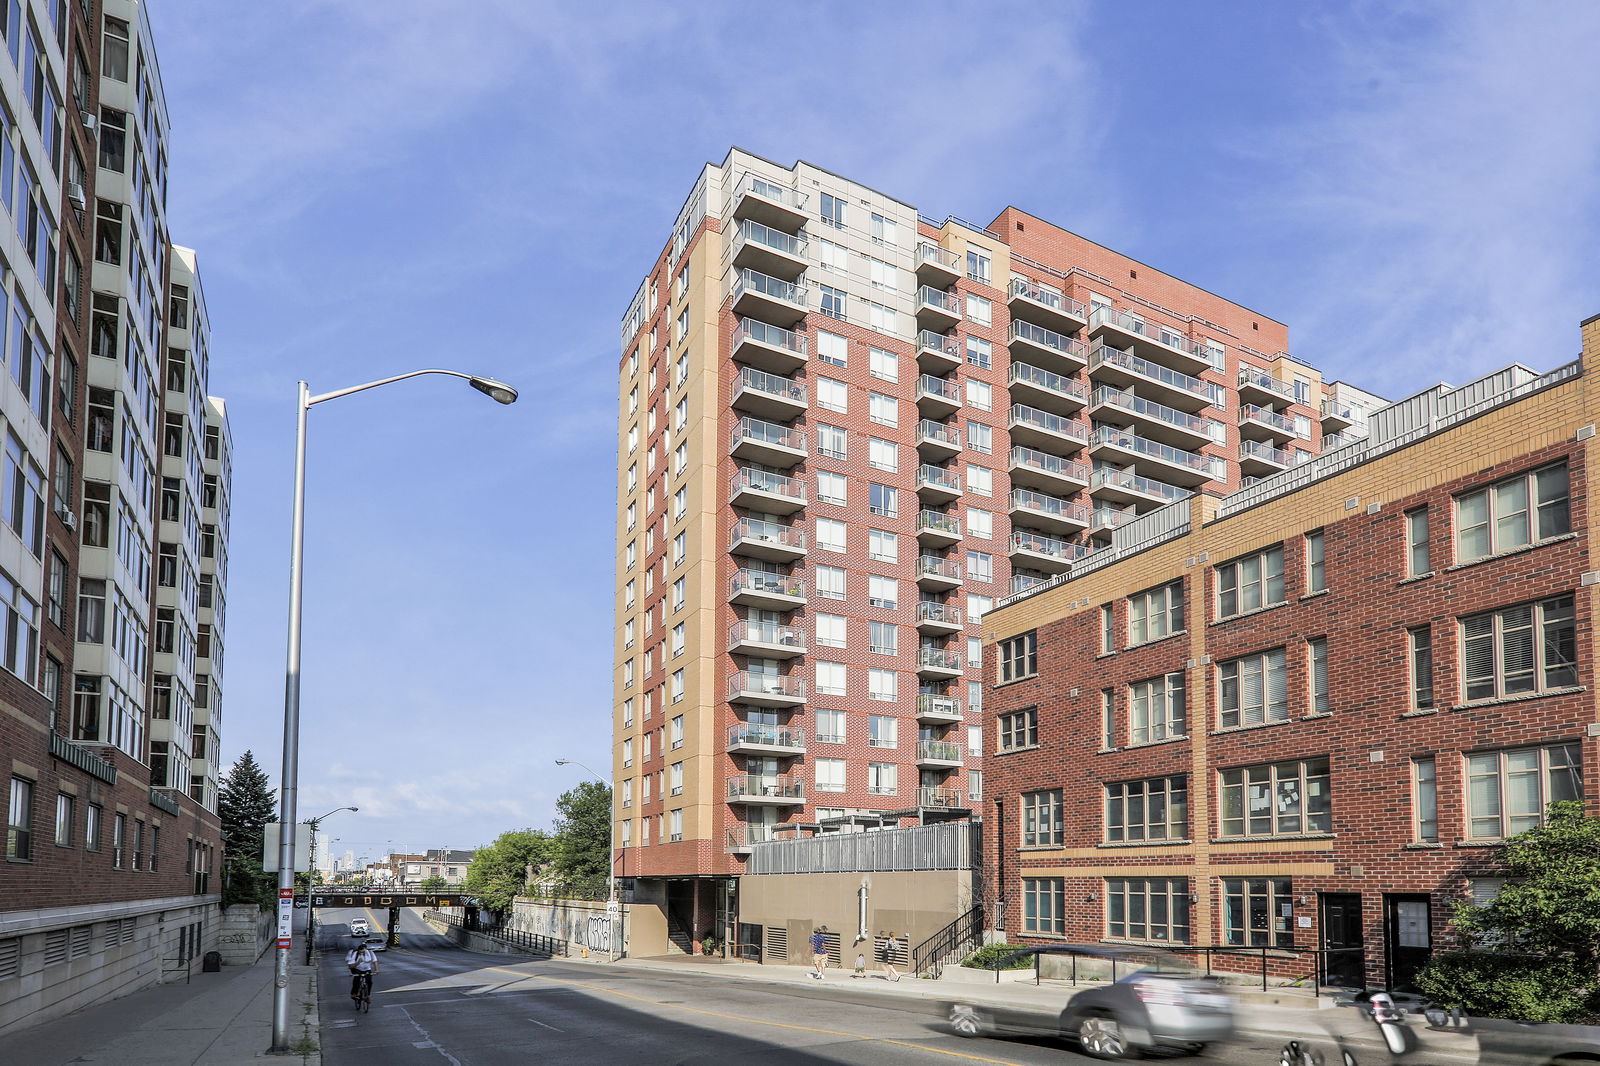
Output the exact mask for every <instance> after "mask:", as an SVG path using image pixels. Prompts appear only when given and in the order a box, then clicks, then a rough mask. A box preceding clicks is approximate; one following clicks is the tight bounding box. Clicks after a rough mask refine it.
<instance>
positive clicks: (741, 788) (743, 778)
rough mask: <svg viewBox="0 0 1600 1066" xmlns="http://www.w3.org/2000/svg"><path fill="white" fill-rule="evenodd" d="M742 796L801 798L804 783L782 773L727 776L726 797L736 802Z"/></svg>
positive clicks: (803, 796)
mask: <svg viewBox="0 0 1600 1066" xmlns="http://www.w3.org/2000/svg"><path fill="white" fill-rule="evenodd" d="M742 796H759V797H762V798H764V799H792V800H803V799H805V797H806V785H805V782H804V781H802V780H800V779H798V778H794V777H789V776H787V775H784V774H776V775H772V776H767V775H763V774H735V775H734V776H733V777H730V778H728V798H729V799H730V800H734V801H735V802H737V801H738V799H739V798H740V797H742Z"/></svg>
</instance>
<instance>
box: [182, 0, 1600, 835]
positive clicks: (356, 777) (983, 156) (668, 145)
mask: <svg viewBox="0 0 1600 1066" xmlns="http://www.w3.org/2000/svg"><path fill="white" fill-rule="evenodd" d="M151 18H152V22H153V24H154V26H155V30H156V36H157V43H158V49H159V52H160V57H159V58H160V62H161V67H162V74H163V77H164V79H165V83H166V89H167V97H168V105H169V110H170V112H171V116H172V124H173V134H172V138H173V147H172V186H171V198H170V205H169V211H170V219H171V225H172V231H173V234H174V239H175V240H177V241H178V242H179V243H182V244H188V245H191V246H193V247H195V248H197V249H198V250H199V256H200V266H201V271H202V276H203V278H204V283H205V288H206V295H207V300H208V303H209V306H210V310H211V315H212V321H213V323H214V344H213V350H214V352H215V362H214V366H213V370H212V390H213V392H215V393H217V394H219V395H222V396H225V397H227V398H228V400H229V401H230V416H231V418H232V422H233V431H234V441H235V452H236V454H235V463H234V471H235V473H234V477H235V480H234V511H233V542H232V571H231V575H230V583H229V589H228V592H229V617H228V632H227V667H228V672H227V679H226V688H225V701H226V703H225V708H226V709H225V711H224V721H223V738H224V739H223V742H224V746H225V749H226V754H225V761H226V762H228V763H231V762H232V760H233V759H234V758H235V757H236V756H237V755H238V754H239V753H240V752H241V751H243V750H244V749H245V748H251V749H254V751H255V753H256V755H257V757H258V759H259V760H260V761H261V762H262V763H263V764H264V765H266V766H267V767H268V768H269V770H271V772H272V773H273V775H274V777H276V775H277V768H278V764H279V758H280V753H281V743H282V740H281V737H282V698H283V687H282V669H283V651H284V620H285V611H286V602H287V589H286V582H287V578H286V567H287V559H288V527H289V502H290V500H289V491H290V477H291V463H292V448H293V419H294V389H295V384H294V383H295V382H296V381H297V380H298V379H300V378H302V377H303V378H306V379H307V380H309V381H310V382H311V385H312V388H313V390H314V391H327V390H330V389H334V388H339V387H343V386H346V385H350V384H355V383H358V382H361V381H366V380H369V379H372V378H378V377H384V376H387V375H390V374H394V373H400V372H403V371H406V370H411V369H415V368H419V367H427V366H444V367H450V368H454V369H460V370H467V371H471V372H477V373H484V374H491V375H495V376H499V377H502V378H505V379H506V380H508V381H511V382H513V383H515V384H516V385H517V386H518V387H519V388H520V389H521V390H522V401H521V402H520V403H518V404H517V405H516V406H514V407H510V408H503V407H499V406H497V405H495V404H493V403H491V402H489V401H488V400H486V399H485V398H484V397H482V396H479V395H478V394H476V393H474V392H472V391H471V390H470V389H467V388H466V387H465V385H464V384H462V383H459V382H455V381H451V380H449V379H445V378H438V377H434V378H423V379H420V380H417V381H411V382H405V383H401V384H398V385H394V386H390V387H388V388H385V389H383V390H380V391H376V392H371V393H365V394H362V395H359V396H354V397H351V398H348V399H343V400H340V401H338V402H337V403H331V404H328V405H326V406H324V407H319V408H317V409H315V410H314V411H313V412H312V427H311V442H310V482H309V503H308V535H307V548H306V558H307V596H306V604H305V670H304V713H303V721H302V758H301V779H302V803H301V811H302V813H303V814H313V815H314V814H320V813H321V812H322V811H325V810H328V809H330V808H333V807H338V806H342V805H344V804H356V805H359V806H361V807H362V808H363V810H362V811H361V813H360V814H357V815H351V814H341V815H339V816H338V819H337V820H330V822H329V823H328V831H329V832H331V833H332V834H334V835H336V836H339V837H340V838H341V840H342V841H343V843H341V844H340V845H339V847H340V850H341V851H342V850H343V849H344V848H346V847H350V848H354V849H355V850H357V851H367V852H373V853H376V852H379V851H381V850H383V849H384V848H385V847H387V846H388V845H389V844H390V843H391V842H392V844H393V846H394V847H395V848H400V847H403V846H404V847H409V848H412V849H420V848H424V847H443V846H446V845H448V846H451V847H464V846H471V845H475V844H478V843H483V842H487V841H489V840H491V839H493V838H494V836H496V835H497V834H498V833H499V832H501V831H503V830H506V829H512V828H519V827H522V826H527V825H533V826H544V825H547V824H548V822H549V820H550V818H551V817H552V815H553V811H554V801H555V798H556V797H557V796H558V795H559V794H560V793H561V792H562V791H564V790H565V789H567V788H570V787H571V786H573V785H574V784H576V783H577V782H578V781H579V780H580V779H581V776H582V775H581V774H580V773H579V772H578V771H577V768H576V767H557V766H556V765H554V759H555V758H556V757H557V756H564V757H569V758H573V759H579V760H582V761H584V762H587V763H589V764H590V765H591V766H594V767H595V768H596V769H598V770H601V771H603V772H608V771H609V768H610V757H609V754H608V753H609V739H610V738H609V713H610V712H609V700H610V677H611V662H610V648H611V635H610V634H611V625H612V619H611V603H612V599H611V561H612V557H613V556H612V551H613V547H612V536H613V532H612V530H613V526H612V506H613V499H614V495H613V484H614V479H615V473H614V470H615V467H614V448H615V437H614V433H615V430H614V426H613V421H614V418H615V413H616V401H615V391H616V366H617V359H618V353H617V323H618V320H619V319H620V317H621V315H622V313H623V311H625V310H626V307H627V303H628V301H629V299H630V298H631V297H632V295H633V292H634V290H635V288H636V286H637V285H638V282H639V279H640V277H641V276H642V273H643V271H644V269H645V267H646V266H647V265H648V263H649V262H650V261H651V260H652V258H653V257H654V256H655V255H656V254H657V252H658V251H659V249H660V247H661V245H662V243H663V241H664V240H665V238H666V236H667V232H666V231H667V227H669V226H670V225H671V222H672V219H673V217H674V215H675V213H676V212H677V210H678V208H679V206H680V205H681V203H682V201H683V199H684V196H685V195H686V194H687V192H688V189H689V187H690V185H691V183H692V182H693V181H694V179H695V177H696V175H697V173H698V170H699V168H700V166H701V165H702V164H703V163H704V162H706V161H720V160H721V159H722V157H723V156H724V154H725V153H726V151H727V149H728V147H729V145H732V144H737V145H740V146H742V147H745V148H748V149H750V150H752V151H755V152H757V153H760V154H762V155H765V156H767V157H769V158H771V159H775V160H778V161H780V162H784V163H789V162H792V161H793V160H795V159H796V158H803V159H806V160H808V161H810V162H813V163H815V164H817V165H819V166H823V167H825V168H827V169H830V170H833V171H835V172H837V173H840V174H843V175H846V176H848V177H851V178H854V179H856V180H859V181H861V182H863V183H865V184H867V185H871V186H873V187H875V188H878V189H880V190H882V191H884V192H887V193H889V194H891V195H894V196H896V197H898V198H900V199H902V200H905V201H907V202H909V203H912V204H914V205H916V206H917V207H918V208H919V209H921V210H922V211H923V212H924V213H926V214H930V215H935V216H938V217H943V216H944V215H946V214H955V215H960V216H963V217H966V218H970V219H973V220H976V221H979V222H987V221H988V220H989V219H990V218H992V217H993V216H994V215H995V214H996V213H998V212H999V211H1000V209H1002V208H1003V207H1005V206H1006V205H1007V204H1015V205H1017V206H1019V207H1021V208H1023V209H1025V210H1028V211H1030V212H1032V213H1034V214H1036V215H1039V216H1041V217H1044V218H1047V219H1050V220H1052V221H1054V222H1056V223H1058V224H1060V225H1062V226H1064V227H1066V228H1068V229H1071V230H1074V231H1076V232H1078V233H1081V234H1083V235H1084V236H1086V237H1089V238H1091V239H1093V240H1097V241H1099V242H1101V243H1103V244H1106V245H1109V246H1110V247H1112V248H1115V249H1117V250H1118V251H1121V252H1124V253H1126V254H1128V255H1131V256H1134V257H1136V258H1139V259H1142V260H1144V261H1146V262H1148V263H1150V264H1152V265H1153V266H1157V267H1159V268H1161V269H1164V270H1167V271H1169V272H1170V273H1173V274H1176V275H1177V276H1179V277H1182V278H1184V279H1186V280H1188V281H1191V282H1193V283H1195V284H1198V285H1201V286H1204V287H1206V288H1208V289H1211V290H1213V291H1215V292H1217V293H1220V294H1222V295H1224V296H1226V297H1229V298H1230V299H1234V300H1236V301H1238V302H1240V303H1242V304H1245V305H1247V306H1250V307H1252V308H1255V309H1257V310H1259V311H1261V312H1262V313H1264V314H1267V315H1270V316H1272V317H1274V318H1276V319H1279V320H1282V321H1284V322H1287V323H1288V324H1289V327H1290V337H1291V340H1292V341H1293V345H1292V348H1293V350H1294V352H1295V353H1296V354H1297V355H1298V356H1300V357H1301V358H1303V359H1308V360H1309V361H1311V362H1312V363H1314V364H1315V365H1317V366H1318V367H1320V368H1321V369H1322V370H1323V372H1324V374H1325V375H1326V376H1328V377H1330V378H1340V379H1345V380H1349V381H1351V382H1353V383H1355V384H1359V385H1363V386H1365V387H1369V388H1372V389H1374V390H1376V391H1379V392H1381V393H1383V394H1385V395H1388V396H1391V397H1396V398H1397V397H1399V396H1402V395H1405V394H1408V393H1410V392H1412V391H1415V390H1416V389H1419V388H1422V387H1424V386H1426V385H1429V384H1432V383H1434V382H1437V381H1439V380H1448V381H1452V382H1461V381H1465V380H1468V379H1470V378H1471V377H1474V376H1476V375H1479V374H1481V373H1483V372H1486V371H1488V370H1491V369H1494V368H1497V367H1499V366H1502V365H1504V364H1506V363H1509V362H1513V361H1519V362H1523V363H1526V364H1528V365H1530V366H1533V367H1535V368H1539V369H1546V368H1549V367H1552V366H1555V365H1557V364H1560V363H1563V362H1566V361H1567V360H1569V359H1571V358H1573V357H1574V356H1575V355H1576V353H1577V350H1578V332H1577V327H1578V322H1579V320H1580V319H1582V318H1585V317H1588V316H1589V315H1591V314H1595V313H1597V312H1600V252H1597V249H1600V203H1597V200H1600V181H1597V180H1596V176H1597V174H1600V107H1597V106H1596V103H1597V101H1600V63H1597V62H1596V61H1595V57H1596V56H1597V55H1600V5H1596V4H1593V3H1587V2H1582V0H1577V2H1545V3H1539V4H1521V5H1513V6H1509V7H1508V6H1507V5H1504V4H1499V3H1466V2H1449V3H1409V4H1408V3H1395V2H1379V3H1355V4H1332V3H1329V4H1316V5H1311V4H1280V3H1270V2H1266V0H1259V2H1240V3H1177V2H1154V0H1149V2H1134V3H1128V2H1109V3H1005V2H987V3H939V2H925V3H905V4H897V5H891V4H867V3H831V2H821V3H795V4H787V5H748V4H735V3H720V2H709V3H697V4H694V5H686V4H664V3H614V4H590V5H585V4H576V3H566V4H550V3H539V2H534V0H467V2H461V3H454V4H439V3H437V2H435V0H386V2H385V3H383V4H372V3H367V2H362V0H321V2H313V0H277V2H275V3H273V4H264V5H263V4H253V5H252V4H217V3H197V2H192V0H190V2H185V0H151ZM551 501H559V502H557V503H555V504H552V503H551Z"/></svg>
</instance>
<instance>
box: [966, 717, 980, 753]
mask: <svg viewBox="0 0 1600 1066" xmlns="http://www.w3.org/2000/svg"><path fill="white" fill-rule="evenodd" d="M967 754H968V755H970V756H972V757H973V758H975V759H981V758H982V757H983V726H981V725H969V726H967Z"/></svg>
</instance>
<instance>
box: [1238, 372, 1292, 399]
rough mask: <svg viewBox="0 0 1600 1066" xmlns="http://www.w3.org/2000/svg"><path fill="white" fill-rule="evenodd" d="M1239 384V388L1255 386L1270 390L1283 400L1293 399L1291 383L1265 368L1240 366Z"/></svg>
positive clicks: (1262, 389) (1266, 390)
mask: <svg viewBox="0 0 1600 1066" xmlns="http://www.w3.org/2000/svg"><path fill="white" fill-rule="evenodd" d="M1239 386H1240V387H1241V388H1247V387H1248V388H1256V389H1260V390H1261V391H1263V392H1270V393H1272V394H1273V395H1275V396H1282V397H1283V398H1284V399H1285V400H1293V399H1294V385H1293V384H1291V383H1290V382H1287V381H1281V380H1279V379H1278V378H1275V377H1273V376H1272V375H1271V374H1269V373H1267V372H1266V371H1265V370H1256V369H1254V368H1253V367H1248V366H1247V367H1241V368H1240V370H1239Z"/></svg>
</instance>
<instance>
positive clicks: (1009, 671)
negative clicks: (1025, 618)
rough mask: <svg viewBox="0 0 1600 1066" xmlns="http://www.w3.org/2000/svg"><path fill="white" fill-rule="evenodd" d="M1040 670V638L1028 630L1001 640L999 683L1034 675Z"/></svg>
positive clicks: (1033, 631)
mask: <svg viewBox="0 0 1600 1066" xmlns="http://www.w3.org/2000/svg"><path fill="white" fill-rule="evenodd" d="M1038 672H1039V638H1038V633H1037V631H1036V630H1032V629H1030V630H1028V632H1026V633H1020V634H1018V635H1017V636H1014V637H1009V638H1007V639H1006V640H1002V641H1001V642H1000V672H999V675H998V677H999V683H1000V684H1005V683H1006V682H1007V681H1017V680H1020V679H1022V678H1024V677H1033V676H1034V675H1035V674H1037V673H1038Z"/></svg>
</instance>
